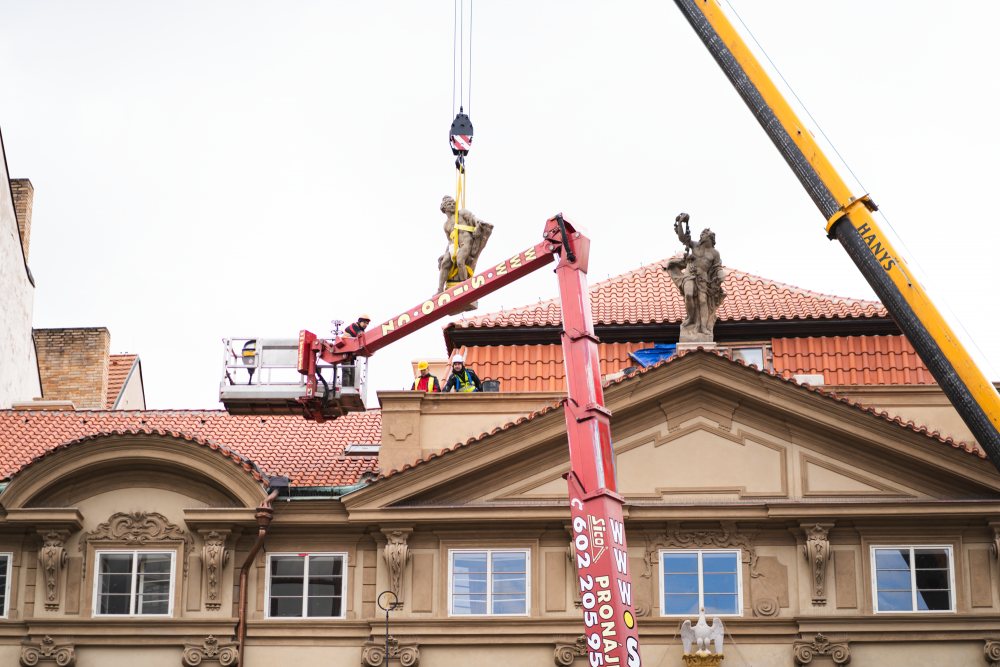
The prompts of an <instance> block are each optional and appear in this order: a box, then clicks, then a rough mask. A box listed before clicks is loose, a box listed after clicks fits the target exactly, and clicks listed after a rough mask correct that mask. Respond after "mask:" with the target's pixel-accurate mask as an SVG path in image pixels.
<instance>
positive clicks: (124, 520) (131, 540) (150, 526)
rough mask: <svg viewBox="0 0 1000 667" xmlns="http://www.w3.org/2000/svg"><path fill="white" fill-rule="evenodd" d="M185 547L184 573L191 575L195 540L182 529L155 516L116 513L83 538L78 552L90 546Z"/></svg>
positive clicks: (139, 512) (138, 513)
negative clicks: (160, 544)
mask: <svg viewBox="0 0 1000 667" xmlns="http://www.w3.org/2000/svg"><path fill="white" fill-rule="evenodd" d="M164 541H169V542H183V543H184V573H185V574H187V571H188V558H187V557H188V555H189V554H190V553H191V551H192V550H193V549H194V538H192V537H191V535H190V534H189V533H188V532H187V531H185V530H184V529H183V528H180V527H179V526H177V525H175V524H172V523H170V521H169V520H168V519H167V517H165V516H163V515H162V514H157V513H156V512H141V511H136V512H116V513H115V514H112V515H111V516H110V517H109V518H108V520H107V521H106V522H105V523H102V524H100V525H99V526H97V528H95V529H94V530H92V531H90V532H87V533H84V534H83V535H81V536H80V545H79V547H78V548H79V550H80V551H83V550H84V549H86V548H87V545H88V544H90V543H93V544H94V547H95V548H100V543H101V542H109V543H111V544H114V545H116V546H117V545H122V544H124V545H127V546H132V547H146V546H149V545H150V544H153V545H155V544H156V543H157V542H164Z"/></svg>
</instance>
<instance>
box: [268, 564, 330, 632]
mask: <svg viewBox="0 0 1000 667" xmlns="http://www.w3.org/2000/svg"><path fill="white" fill-rule="evenodd" d="M346 560H347V554H342V553H340V554H338V553H316V554H279V553H272V554H268V556H267V615H268V618H344V611H345V608H346V605H345V604H344V578H345V572H344V565H345V562H346Z"/></svg>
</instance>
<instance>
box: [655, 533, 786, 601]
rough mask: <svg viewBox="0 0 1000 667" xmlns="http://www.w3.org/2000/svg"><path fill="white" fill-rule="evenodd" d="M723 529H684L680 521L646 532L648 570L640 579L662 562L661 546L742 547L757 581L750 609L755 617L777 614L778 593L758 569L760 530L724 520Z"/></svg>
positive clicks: (753, 576)
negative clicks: (662, 529) (655, 532)
mask: <svg viewBox="0 0 1000 667" xmlns="http://www.w3.org/2000/svg"><path fill="white" fill-rule="evenodd" d="M719 523H720V524H721V525H722V529H721V530H684V529H682V528H681V522H680V521H668V522H667V530H666V531H665V532H663V533H660V534H659V535H655V536H653V537H650V536H649V535H648V534H647V533H646V532H645V531H643V534H642V536H643V539H644V540H645V541H646V554H645V555H644V556H643V562H644V564H645V569H644V571H643V573H642V574H640V575H639V578H640V579H650V578H651V577H652V576H653V570H654V569H656V568H655V565H656V564H657V563H659V562H660V549H739V550H740V554H741V556H742V561H743V563H744V564H745V565H749V566H750V568H749V569H750V577H751V578H752V579H755V580H757V585H755V586H753V587H752V588H753V589H754V592H753V593H752V595H753V599H752V601H751V604H750V608H751V609H753V612H754V615H755V616H777V615H778V596H777V595H775V594H774V591H772V590H771V589H770V588H769V587H768V586H767V584H766V583H765V581H764V580H765V579H766V577H765V576H764V574H763V573H762V572H760V571H758V570H757V550H756V549H755V548H754V537H755V536H756V534H757V531H756V530H743V531H741V530H739V528H737V527H736V522H735V521H720V522H719Z"/></svg>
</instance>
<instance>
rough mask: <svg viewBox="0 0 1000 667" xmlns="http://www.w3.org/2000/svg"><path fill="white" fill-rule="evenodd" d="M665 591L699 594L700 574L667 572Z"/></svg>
mask: <svg viewBox="0 0 1000 667" xmlns="http://www.w3.org/2000/svg"><path fill="white" fill-rule="evenodd" d="M663 592H664V593H686V594H689V595H698V575H697V574H665V575H663Z"/></svg>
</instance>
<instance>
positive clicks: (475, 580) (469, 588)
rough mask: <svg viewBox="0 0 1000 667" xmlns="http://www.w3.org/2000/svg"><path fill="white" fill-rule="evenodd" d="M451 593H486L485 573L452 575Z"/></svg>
mask: <svg viewBox="0 0 1000 667" xmlns="http://www.w3.org/2000/svg"><path fill="white" fill-rule="evenodd" d="M452 585H453V586H454V590H453V591H452V592H453V593H477V594H485V593H486V573H485V572H483V573H482V574H456V575H453V578H452Z"/></svg>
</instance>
